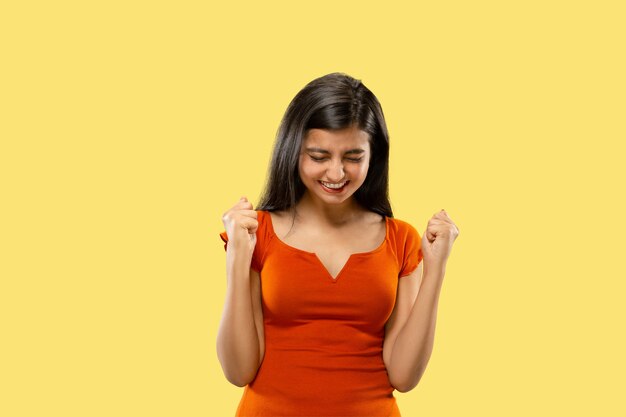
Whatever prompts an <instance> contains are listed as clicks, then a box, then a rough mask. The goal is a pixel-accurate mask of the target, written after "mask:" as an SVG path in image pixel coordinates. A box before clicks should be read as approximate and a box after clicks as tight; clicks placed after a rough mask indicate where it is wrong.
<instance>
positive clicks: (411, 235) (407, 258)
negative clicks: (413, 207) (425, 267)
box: [398, 222, 424, 278]
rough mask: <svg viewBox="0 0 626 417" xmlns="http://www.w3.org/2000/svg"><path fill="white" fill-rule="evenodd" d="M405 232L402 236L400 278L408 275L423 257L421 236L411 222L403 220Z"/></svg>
mask: <svg viewBox="0 0 626 417" xmlns="http://www.w3.org/2000/svg"><path fill="white" fill-rule="evenodd" d="M403 226H404V229H405V231H406V233H404V234H403V236H404V249H403V251H402V264H401V268H400V273H399V274H398V277H400V278H402V277H405V276H407V275H410V274H411V273H412V272H413V271H415V269H417V266H418V265H419V263H420V262H421V261H422V259H423V258H424V255H423V253H422V237H421V236H420V234H419V233H418V232H417V229H415V227H413V226H412V225H411V224H409V223H406V222H404V223H403Z"/></svg>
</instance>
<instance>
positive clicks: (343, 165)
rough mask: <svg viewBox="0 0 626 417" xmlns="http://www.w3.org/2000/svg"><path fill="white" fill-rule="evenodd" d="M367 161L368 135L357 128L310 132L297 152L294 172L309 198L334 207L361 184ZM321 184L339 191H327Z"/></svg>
mask: <svg viewBox="0 0 626 417" xmlns="http://www.w3.org/2000/svg"><path fill="white" fill-rule="evenodd" d="M369 160H370V145H369V135H368V134H367V133H366V132H364V131H362V130H359V129H358V128H357V127H350V128H346V129H342V130H334V131H331V130H325V129H310V130H309V131H308V132H307V135H306V137H305V139H304V142H303V144H302V147H301V149H300V159H299V164H298V171H299V173H300V178H301V180H302V182H303V183H304V185H305V186H306V187H307V189H308V192H309V193H310V194H311V197H313V198H315V197H317V198H319V199H320V200H322V201H324V202H326V203H329V204H338V203H342V202H344V201H346V200H348V199H349V198H350V196H352V194H354V192H355V191H356V190H358V188H359V187H360V186H361V184H363V182H365V177H366V176H367V170H368V168H369ZM323 183H330V184H329V185H330V186H332V185H337V184H338V185H340V188H338V189H337V188H334V189H333V188H327V187H326V186H324V185H323ZM342 184H343V185H342Z"/></svg>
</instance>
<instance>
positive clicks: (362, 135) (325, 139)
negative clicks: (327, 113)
mask: <svg viewBox="0 0 626 417" xmlns="http://www.w3.org/2000/svg"><path fill="white" fill-rule="evenodd" d="M302 145H303V146H316V147H320V148H324V149H328V150H331V149H338V150H342V149H344V148H354V147H361V148H363V149H365V150H367V149H369V134H368V133H367V132H365V131H363V130H360V129H359V128H357V127H350V128H346V129H340V130H327V129H309V131H308V132H307V134H306V136H305V138H304V142H303V144H302Z"/></svg>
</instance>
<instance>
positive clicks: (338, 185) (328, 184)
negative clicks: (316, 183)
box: [320, 181, 348, 189]
mask: <svg viewBox="0 0 626 417" xmlns="http://www.w3.org/2000/svg"><path fill="white" fill-rule="evenodd" d="M320 182H321V183H322V184H324V185H325V186H326V187H328V188H337V189H338V188H341V187H343V186H344V185H346V182H348V181H344V182H342V183H339V184H331V183H329V182H324V181H320Z"/></svg>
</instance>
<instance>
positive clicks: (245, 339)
mask: <svg viewBox="0 0 626 417" xmlns="http://www.w3.org/2000/svg"><path fill="white" fill-rule="evenodd" d="M232 249H233V251H232V252H231V248H230V247H229V248H227V253H226V276H227V288H226V301H225V304H224V310H223V313H222V319H221V321H220V326H219V330H218V333H217V356H218V359H219V361H220V364H221V366H222V370H223V371H224V375H225V376H226V379H228V381H229V382H230V383H232V384H234V385H236V386H239V387H243V386H245V385H247V384H249V383H250V382H251V381H252V380H253V379H254V377H255V376H256V373H257V371H258V369H259V366H260V364H261V362H262V360H263V356H264V351H265V349H264V346H265V343H264V335H263V317H262V311H261V289H260V276H259V273H258V272H256V271H254V270H252V269H251V268H250V260H249V259H248V258H245V257H239V256H238V253H237V252H236V251H235V250H234V249H235V248H232ZM242 258H245V259H242Z"/></svg>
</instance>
